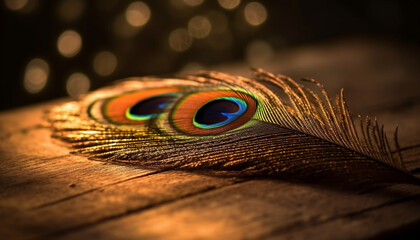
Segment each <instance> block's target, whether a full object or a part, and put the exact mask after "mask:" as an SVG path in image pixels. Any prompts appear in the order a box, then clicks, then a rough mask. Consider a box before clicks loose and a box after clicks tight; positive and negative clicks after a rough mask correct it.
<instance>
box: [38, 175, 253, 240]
mask: <svg viewBox="0 0 420 240" xmlns="http://www.w3.org/2000/svg"><path fill="white" fill-rule="evenodd" d="M247 181H248V180H236V181H233V182H231V183H229V184H226V185H223V186H220V187H215V186H211V187H208V188H206V189H202V190H200V191H197V192H193V193H189V194H186V195H184V196H180V197H178V198H176V199H169V200H164V201H161V202H158V203H155V204H151V205H149V206H145V207H139V208H135V209H132V210H128V211H126V212H125V213H121V214H116V215H114V216H109V217H105V218H102V219H100V220H98V221H95V222H92V223H86V224H82V225H79V226H75V227H71V228H68V229H65V230H62V231H57V232H53V233H50V234H47V235H43V236H40V237H39V238H36V239H46V238H56V237H60V236H63V235H66V234H69V233H72V232H75V231H80V230H83V229H86V228H89V227H93V226H95V225H98V224H101V223H105V222H108V221H112V220H115V219H119V218H122V217H126V216H129V215H132V214H136V213H139V212H142V211H145V210H150V209H153V208H157V207H160V206H164V205H166V204H170V203H175V202H177V201H182V200H184V199H188V198H191V197H195V196H198V195H200V194H204V193H208V192H211V191H216V190H220V189H222V188H225V187H230V186H233V185H239V184H242V183H245V182H247Z"/></svg>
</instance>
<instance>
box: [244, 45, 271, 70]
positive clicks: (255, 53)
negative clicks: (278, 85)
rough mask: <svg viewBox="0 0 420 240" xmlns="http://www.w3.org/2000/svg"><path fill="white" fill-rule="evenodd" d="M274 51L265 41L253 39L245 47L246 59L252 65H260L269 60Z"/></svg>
mask: <svg viewBox="0 0 420 240" xmlns="http://www.w3.org/2000/svg"><path fill="white" fill-rule="evenodd" d="M273 54H274V51H273V49H272V47H271V45H270V44H269V43H267V42H265V41H261V40H257V41H253V42H251V43H250V44H248V46H247V47H246V59H247V61H248V63H250V64H251V65H253V66H261V65H262V64H265V63H267V62H268V61H270V60H271V58H272V56H273Z"/></svg>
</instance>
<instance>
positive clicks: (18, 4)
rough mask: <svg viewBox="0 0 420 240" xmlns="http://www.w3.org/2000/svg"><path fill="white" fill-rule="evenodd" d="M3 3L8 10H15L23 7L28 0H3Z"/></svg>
mask: <svg viewBox="0 0 420 240" xmlns="http://www.w3.org/2000/svg"><path fill="white" fill-rule="evenodd" d="M4 4H5V5H6V7H7V8H9V9H10V10H14V11H17V10H21V9H22V8H24V7H25V6H26V4H28V0H5V1H4Z"/></svg>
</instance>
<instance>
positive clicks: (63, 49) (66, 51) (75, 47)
mask: <svg viewBox="0 0 420 240" xmlns="http://www.w3.org/2000/svg"><path fill="white" fill-rule="evenodd" d="M81 48H82V38H81V37H80V34H79V33H77V32H75V31H73V30H67V31H65V32H63V33H62V34H61V35H60V36H59V37H58V40H57V49H58V51H59V52H60V54H61V55H63V56H64V57H69V58H70V57H73V56H75V55H77V54H78V53H79V51H80V49H81Z"/></svg>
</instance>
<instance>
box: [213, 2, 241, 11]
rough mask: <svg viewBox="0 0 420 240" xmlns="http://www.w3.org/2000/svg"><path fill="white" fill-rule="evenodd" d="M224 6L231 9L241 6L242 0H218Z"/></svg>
mask: <svg viewBox="0 0 420 240" xmlns="http://www.w3.org/2000/svg"><path fill="white" fill-rule="evenodd" d="M217 1H218V2H219V4H220V6H222V8H224V9H227V10H231V9H234V8H236V7H237V6H239V4H240V3H241V0H217Z"/></svg>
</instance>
